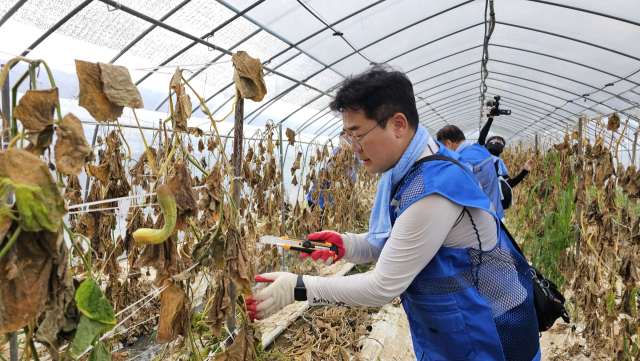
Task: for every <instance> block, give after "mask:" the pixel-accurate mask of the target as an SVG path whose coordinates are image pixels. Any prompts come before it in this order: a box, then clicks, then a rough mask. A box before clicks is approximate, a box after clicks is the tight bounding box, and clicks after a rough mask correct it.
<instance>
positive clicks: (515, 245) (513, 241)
mask: <svg viewBox="0 0 640 361" xmlns="http://www.w3.org/2000/svg"><path fill="white" fill-rule="evenodd" d="M500 228H502V230H503V231H504V233H506V234H507V238H509V241H511V245H512V246H513V248H515V249H516V251H518V253H520V255H522V257H524V259H527V257H525V256H524V253H522V250H521V249H520V246H518V244H517V243H516V240H515V239H514V238H513V236H512V235H511V233H509V230H508V229H507V227H506V226H505V225H504V223H502V221H500Z"/></svg>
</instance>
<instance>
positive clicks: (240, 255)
mask: <svg viewBox="0 0 640 361" xmlns="http://www.w3.org/2000/svg"><path fill="white" fill-rule="evenodd" d="M226 248H227V249H226V254H225V257H224V262H225V268H226V269H227V270H228V271H229V276H230V277H231V279H232V280H233V281H234V282H235V283H236V284H237V285H239V288H240V291H242V292H244V294H245V295H247V296H251V279H252V278H253V277H251V276H252V275H250V273H251V267H249V266H250V262H251V261H250V260H249V251H248V250H247V246H246V244H244V243H243V242H241V239H240V234H238V231H237V230H236V229H235V227H233V226H229V230H228V231H227V245H226Z"/></svg>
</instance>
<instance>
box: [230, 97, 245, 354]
mask: <svg viewBox="0 0 640 361" xmlns="http://www.w3.org/2000/svg"><path fill="white" fill-rule="evenodd" d="M236 93H237V97H238V101H237V102H236V114H235V115H236V119H235V123H234V128H233V156H232V158H231V161H232V162H233V192H232V193H231V199H233V203H235V204H236V207H237V206H239V205H240V188H241V187H242V182H240V176H241V174H242V135H243V129H242V128H243V125H244V98H243V97H242V94H240V90H238V89H237V88H236ZM229 296H230V297H231V315H229V316H227V334H229V335H232V334H233V332H234V330H235V328H236V302H235V300H236V285H235V284H234V283H233V282H231V287H230V290H229ZM232 343H233V339H232V338H229V339H228V340H227V346H229V345H231V344H232Z"/></svg>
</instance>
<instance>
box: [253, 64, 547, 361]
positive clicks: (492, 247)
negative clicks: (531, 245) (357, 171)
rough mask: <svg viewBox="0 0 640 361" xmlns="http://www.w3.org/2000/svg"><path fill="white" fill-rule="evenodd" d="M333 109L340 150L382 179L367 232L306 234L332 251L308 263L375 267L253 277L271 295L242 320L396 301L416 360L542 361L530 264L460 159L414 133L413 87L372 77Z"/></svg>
mask: <svg viewBox="0 0 640 361" xmlns="http://www.w3.org/2000/svg"><path fill="white" fill-rule="evenodd" d="M330 107H331V109H332V110H333V111H337V112H340V113H342V123H343V132H342V133H341V134H340V141H341V142H342V143H343V144H344V145H345V146H348V147H349V149H350V150H351V151H352V152H355V153H356V154H357V155H358V158H359V159H360V161H361V162H362V164H363V166H364V168H365V169H366V170H367V172H369V173H373V174H381V177H380V179H379V181H378V189H377V192H376V198H375V203H374V205H373V207H372V210H371V216H370V219H369V232H367V233H361V234H355V233H345V234H340V233H337V232H333V231H323V232H318V233H314V234H310V235H309V236H308V239H309V240H312V241H318V242H328V243H331V244H333V245H335V246H336V248H337V253H335V254H334V253H333V252H331V251H329V250H317V251H314V252H313V253H311V255H310V257H311V258H312V259H313V260H315V262H316V263H318V264H331V263H334V262H336V261H337V260H340V259H344V260H345V261H347V262H352V263H355V264H362V263H368V262H372V261H377V264H376V267H375V268H374V269H373V270H372V271H370V272H366V273H361V274H355V275H350V276H344V277H317V276H306V275H304V276H302V275H300V276H298V275H295V274H292V273H288V272H276V273H266V274H261V275H257V276H255V281H256V282H268V283H270V284H269V286H267V287H265V288H263V289H262V290H260V292H258V293H256V294H254V295H253V296H252V297H249V298H247V299H246V305H247V306H246V309H247V312H248V315H249V317H250V318H251V319H263V318H265V317H269V316H270V315H273V314H275V313H276V312H278V311H280V310H281V309H283V308H284V307H285V306H287V305H289V304H291V303H294V302H295V301H308V302H309V305H310V306H328V307H339V306H349V307H362V306H364V307H381V306H384V305H386V304H388V303H389V302H391V301H392V300H393V299H394V298H395V297H396V296H398V295H400V298H401V300H402V305H403V308H404V310H405V312H406V314H407V319H408V321H409V326H410V330H411V337H412V340H413V349H414V352H415V354H416V358H417V359H418V360H478V361H479V360H501V361H531V360H540V357H541V355H540V342H539V339H538V325H537V318H536V312H535V308H534V304H533V279H532V277H531V273H530V267H529V264H528V263H527V261H526V260H525V259H524V257H523V256H522V255H520V253H518V252H517V251H516V250H515V248H514V247H513V246H512V244H511V242H510V240H509V238H508V237H509V236H508V234H507V233H506V231H505V230H504V228H502V226H501V225H500V222H499V220H498V218H497V216H496V215H495V213H494V212H492V211H491V210H490V205H491V202H490V201H489V198H487V196H486V195H485V194H484V193H483V191H482V189H481V188H480V186H479V183H478V180H477V178H476V177H475V176H474V175H473V173H472V172H471V171H470V170H469V169H468V168H467V167H466V166H465V165H463V164H462V163H460V160H461V159H462V158H461V157H460V155H459V154H456V153H455V152H453V151H451V150H449V149H447V148H446V147H445V146H443V145H442V143H440V142H438V141H437V140H435V139H434V138H432V137H431V136H430V135H429V131H428V130H427V129H426V128H425V127H423V126H422V125H420V120H419V115H418V111H417V109H416V102H415V96H414V92H413V85H412V83H411V80H409V78H408V77H407V76H406V74H404V73H402V72H400V71H395V70H393V69H391V68H390V67H388V66H384V65H375V66H374V67H373V68H371V69H369V70H368V71H366V72H365V73H363V74H360V75H357V76H352V77H348V78H347V79H346V80H345V81H344V82H343V84H342V86H341V88H340V89H339V90H338V91H337V93H336V96H335V99H334V100H333V101H332V102H331V104H330Z"/></svg>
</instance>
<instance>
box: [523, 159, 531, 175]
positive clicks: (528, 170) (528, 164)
mask: <svg viewBox="0 0 640 361" xmlns="http://www.w3.org/2000/svg"><path fill="white" fill-rule="evenodd" d="M524 169H525V170H526V171H527V172H531V169H533V159H529V160H528V161H527V162H526V163H525V164H524Z"/></svg>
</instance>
